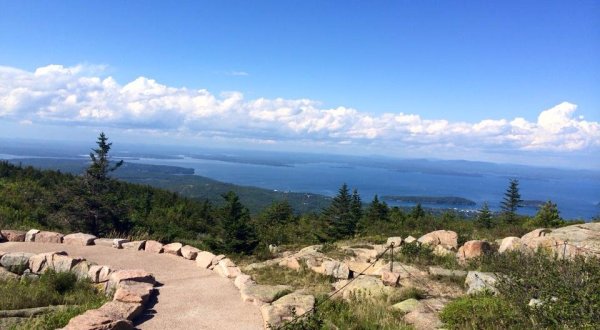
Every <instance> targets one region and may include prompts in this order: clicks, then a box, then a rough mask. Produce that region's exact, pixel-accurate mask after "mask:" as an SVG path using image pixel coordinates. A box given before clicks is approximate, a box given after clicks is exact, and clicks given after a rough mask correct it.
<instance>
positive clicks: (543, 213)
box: [533, 201, 563, 227]
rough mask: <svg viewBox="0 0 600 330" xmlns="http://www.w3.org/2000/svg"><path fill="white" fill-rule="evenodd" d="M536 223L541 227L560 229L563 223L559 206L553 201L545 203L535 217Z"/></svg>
mask: <svg viewBox="0 0 600 330" xmlns="http://www.w3.org/2000/svg"><path fill="white" fill-rule="evenodd" d="M533 220H534V223H535V224H536V225H537V226H540V227H558V226H560V225H561V224H562V223H563V219H562V218H561V217H560V212H559V211H558V206H557V205H556V204H555V203H552V201H547V202H546V203H544V204H543V205H542V206H541V207H540V209H539V211H538V212H537V214H536V215H535V217H534V219H533Z"/></svg>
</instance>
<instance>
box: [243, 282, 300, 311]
mask: <svg viewBox="0 0 600 330" xmlns="http://www.w3.org/2000/svg"><path fill="white" fill-rule="evenodd" d="M292 290H293V288H292V287H291V286H289V285H261V284H254V285H246V286H245V287H243V288H242V290H241V291H240V294H241V295H242V300H243V301H245V302H251V303H253V304H255V305H257V306H260V305H263V304H265V303H270V302H273V301H274V300H275V298H277V297H278V296H281V295H283V294H285V293H286V292H291V291H292Z"/></svg>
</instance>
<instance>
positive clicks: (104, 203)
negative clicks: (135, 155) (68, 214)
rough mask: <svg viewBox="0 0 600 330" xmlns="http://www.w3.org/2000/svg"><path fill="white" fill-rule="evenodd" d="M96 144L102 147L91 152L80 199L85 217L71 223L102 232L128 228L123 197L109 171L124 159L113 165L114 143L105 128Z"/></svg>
mask: <svg viewBox="0 0 600 330" xmlns="http://www.w3.org/2000/svg"><path fill="white" fill-rule="evenodd" d="M96 144H97V145H98V147H97V148H95V149H92V152H91V153H90V160H91V164H90V166H89V167H88V168H87V170H86V172H85V175H84V177H83V182H84V185H83V187H81V188H82V191H81V192H80V196H81V201H80V202H81V203H82V204H83V205H82V209H83V210H85V211H84V214H83V215H82V217H81V219H77V220H75V221H76V223H72V224H71V225H72V226H74V227H75V228H78V229H81V230H82V231H85V232H89V233H92V234H94V235H97V236H98V235H101V234H105V233H107V232H108V231H110V230H117V231H125V230H126V229H128V228H127V227H128V225H129V224H128V219H126V217H125V215H124V211H123V208H124V205H123V203H122V200H121V198H119V197H118V196H117V195H116V194H115V191H114V188H113V186H115V184H114V182H112V181H111V179H110V177H109V173H110V172H113V171H115V170H116V169H118V168H119V167H121V166H122V165H123V161H122V160H121V161H119V162H116V163H114V164H112V165H111V163H110V157H109V155H108V153H109V151H110V149H111V146H112V143H108V138H107V137H106V135H105V134H104V132H102V133H100V135H99V136H98V140H97V141H96ZM81 220H83V221H81Z"/></svg>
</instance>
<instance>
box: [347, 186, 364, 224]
mask: <svg viewBox="0 0 600 330" xmlns="http://www.w3.org/2000/svg"><path fill="white" fill-rule="evenodd" d="M350 213H352V220H353V221H354V223H355V224H356V223H358V222H359V221H360V219H361V218H362V216H363V210H362V201H361V199H360V195H359V194H358V190H356V189H354V190H352V197H351V200H350Z"/></svg>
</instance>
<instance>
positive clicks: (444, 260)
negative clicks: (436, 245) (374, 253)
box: [386, 242, 460, 269]
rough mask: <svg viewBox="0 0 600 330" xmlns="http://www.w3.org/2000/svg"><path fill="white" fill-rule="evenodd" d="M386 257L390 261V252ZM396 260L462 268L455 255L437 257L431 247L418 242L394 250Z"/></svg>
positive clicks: (421, 264) (422, 264)
mask: <svg viewBox="0 0 600 330" xmlns="http://www.w3.org/2000/svg"><path fill="white" fill-rule="evenodd" d="M398 250H399V251H398ZM386 255H387V256H386V258H387V259H389V258H390V251H389V250H388V252H387V253H386ZM394 260H395V261H400V262H404V263H411V264H416V265H420V266H429V265H439V266H443V267H446V268H451V269H456V268H459V267H460V265H459V264H458V262H457V261H456V258H455V257H454V255H447V256H441V255H436V254H434V253H433V249H432V248H431V247H430V246H428V245H426V244H420V243H417V242H413V243H407V244H403V245H402V246H401V247H400V249H394Z"/></svg>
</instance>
